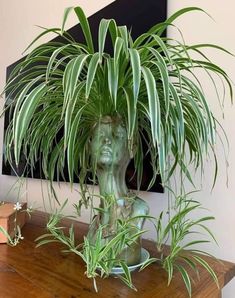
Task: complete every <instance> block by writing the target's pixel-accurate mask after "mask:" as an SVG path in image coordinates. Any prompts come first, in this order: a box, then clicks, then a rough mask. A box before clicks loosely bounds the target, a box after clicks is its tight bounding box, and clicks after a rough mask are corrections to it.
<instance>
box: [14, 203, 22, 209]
mask: <svg viewBox="0 0 235 298" xmlns="http://www.w3.org/2000/svg"><path fill="white" fill-rule="evenodd" d="M13 209H14V210H17V211H19V210H20V209H22V205H21V204H20V203H19V202H17V203H16V204H14V208H13Z"/></svg>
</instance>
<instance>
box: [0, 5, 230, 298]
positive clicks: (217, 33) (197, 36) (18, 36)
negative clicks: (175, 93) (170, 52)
mask: <svg viewBox="0 0 235 298" xmlns="http://www.w3.org/2000/svg"><path fill="white" fill-rule="evenodd" d="M159 1H160V0H159ZM111 2H112V1H110V0H102V1H101V0H100V1H85V0H83V1H81V0H80V1H79V0H76V1H75V0H74V1H72V0H67V1H65V0H60V1H57V0H43V1H29V0H21V1H19V2H17V1H13V0H8V1H1V3H0V28H1V47H0V89H2V88H3V85H4V82H5V69H6V66H7V65H9V64H11V63H12V62H14V61H16V60H17V59H19V58H20V57H21V53H22V52H23V50H24V49H25V48H26V46H27V45H28V44H29V43H30V41H31V40H32V39H33V38H34V37H35V35H37V34H38V33H39V32H40V30H39V29H38V28H37V27H35V26H34V25H42V26H45V27H56V26H60V24H61V18H62V15H63V10H64V8H65V7H68V6H74V5H81V6H83V8H84V10H85V12H86V13H87V15H88V16H89V15H90V14H92V13H94V12H95V11H97V10H99V9H101V8H102V7H104V6H105V5H107V4H109V3H111ZM168 2H169V3H168V10H169V11H168V13H169V14H171V13H173V12H174V11H176V10H177V9H179V8H182V7H186V6H199V7H201V8H203V9H205V10H206V11H207V12H208V13H209V14H210V15H212V16H213V18H214V19H215V20H216V22H213V21H212V20H211V19H210V18H208V17H207V16H206V15H203V14H202V13H196V12H194V13H191V14H190V15H187V16H183V17H181V19H180V20H179V21H178V22H177V25H178V26H179V27H180V28H181V29H182V31H183V33H184V37H185V40H186V42H187V43H208V42H211V43H217V44H220V45H222V46H224V47H225V48H227V49H229V50H231V51H232V52H234V53H235V33H234V29H233V28H234V24H233V22H234V11H235V4H234V1H233V0H227V1H226V2H224V3H223V4H222V3H221V1H219V0H214V1H203V0H181V1H177V0H169V1H168ZM75 22H76V19H75V18H74V17H72V18H70V19H69V22H68V24H67V26H68V27H70V26H72V25H73V24H75ZM169 35H170V36H175V35H176V33H175V31H173V30H170V31H169ZM209 54H210V57H212V58H213V59H214V60H215V61H216V63H218V64H219V65H221V66H222V67H223V68H225V69H226V70H227V72H228V73H229V74H230V76H231V78H232V79H233V80H235V58H233V57H231V56H228V55H223V54H218V53H217V52H216V51H210V52H209ZM207 91H208V94H209V95H211V96H209V102H210V105H211V108H212V109H213V111H214V112H215V114H216V115H217V116H218V118H219V119H221V121H222V123H223V126H224V128H225V130H226V132H227V135H228V138H229V140H230V156H229V186H228V187H226V172H225V166H224V159H223V153H222V149H221V148H220V146H219V145H218V159H219V164H220V171H219V176H218V180H217V185H216V186H215V188H214V190H213V192H212V193H211V192H210V190H211V189H210V186H211V180H212V177H211V176H212V167H211V165H210V163H208V165H207V167H206V170H205V177H204V179H203V181H202V182H203V183H202V188H203V190H202V191H201V192H200V193H199V194H197V196H196V198H197V199H198V200H200V201H201V202H202V203H203V205H204V206H205V207H206V208H208V209H209V210H211V213H212V214H213V215H214V216H215V217H216V220H215V221H214V222H213V223H212V224H211V225H210V227H211V230H212V231H213V232H214V234H215V235H216V238H217V240H218V243H219V245H220V246H219V247H216V246H215V245H214V246H210V247H208V251H210V252H211V253H214V254H215V255H216V256H217V257H219V258H223V259H226V260H230V261H233V262H235V249H234V247H235V232H234V227H235V216H234V211H235V196H234V194H235V183H234V182H233V177H234V176H235V156H234V152H235V138H234V136H235V125H234V117H233V114H234V107H231V105H230V103H229V102H228V100H226V101H225V107H224V114H225V120H223V119H222V118H221V113H220V110H219V108H218V104H217V100H216V98H215V94H214V93H212V92H211V91H210V89H209V88H208V90H207ZM0 126H1V127H0V134H1V135H0V137H1V139H2V132H3V122H2V121H1V123H0ZM197 180H198V179H197ZM198 181H199V180H198ZM14 183H15V179H14V178H13V177H9V176H2V175H1V176H0V196H1V197H0V200H1V199H8V200H15V199H16V192H14V191H11V192H10V193H8V192H9V189H10V188H11V186H12V185H13V184H14ZM198 184H199V185H200V183H198ZM42 185H43V188H44V193H45V195H46V184H45V183H42ZM75 188H76V190H75V191H74V192H73V193H71V191H70V188H69V186H68V185H66V184H64V183H62V184H61V185H60V189H58V191H59V197H60V199H61V200H64V199H65V198H67V197H69V199H70V202H71V205H70V206H72V203H73V202H75V201H76V200H77V198H78V186H75ZM24 189H25V190H26V194H25V195H24V194H23V196H25V197H26V199H27V200H28V202H29V204H32V203H33V202H36V203H35V204H36V206H38V207H43V199H42V191H41V183H40V181H38V180H32V179H29V180H28V182H27V185H26V186H25V187H24ZM142 197H144V198H145V199H146V200H147V201H148V203H149V205H150V207H151V210H152V213H153V214H155V215H157V214H158V213H159V211H160V210H162V209H164V208H165V207H166V205H167V199H166V195H160V194H151V193H143V194H142ZM47 210H48V208H47ZM70 210H71V209H70ZM203 214H205V213H203ZM199 215H200V214H199ZM88 218H89V213H88V212H87V213H85V214H84V216H83V217H82V219H83V220H84V221H87V220H88ZM151 234H152V233H151ZM223 291H224V293H223V294H224V296H223V297H225V298H234V294H233V293H234V292H235V280H234V281H232V282H231V283H230V284H229V285H228V286H227V287H226V288H225V289H224V290H223Z"/></svg>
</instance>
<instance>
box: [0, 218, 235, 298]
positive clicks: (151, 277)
mask: <svg viewBox="0 0 235 298" xmlns="http://www.w3.org/2000/svg"><path fill="white" fill-rule="evenodd" d="M78 227H79V225H78ZM77 229H79V228H77ZM85 229H86V228H85V227H84V226H83V225H81V228H80V232H78V236H79V237H82V235H83V234H84V230H85ZM43 233H45V230H44V228H42V227H40V226H39V225H38V224H35V222H34V224H29V223H28V224H26V226H25V227H24V228H23V235H24V237H25V239H24V240H23V241H22V242H21V243H20V244H19V245H17V246H16V247H10V246H7V245H6V244H1V245H0V298H34V297H38V298H48V297H63V298H77V297H84V298H85V297H96V298H99V297H105V298H119V297H120V298H124V297H128V298H132V297H141V298H144V297H151V298H152V297H157V298H164V297H167V298H171V297H172V298H187V297H188V295H187V292H186V290H185V286H184V284H183V282H182V280H181V278H180V275H179V274H177V273H176V274H175V276H174V278H173V280H172V283H171V285H170V286H169V287H167V275H166V273H165V271H164V270H163V269H161V268H160V266H159V265H157V264H153V265H151V266H149V267H147V268H146V269H145V270H143V271H142V272H134V273H133V274H132V278H133V283H134V285H135V286H136V288H137V289H138V291H137V292H135V291H133V290H131V289H129V288H128V287H127V286H125V285H124V284H123V283H122V282H121V281H120V280H119V279H118V278H114V277H110V278H106V279H97V285H98V289H99V292H98V294H97V293H96V292H95V290H94V288H93V282H92V280H89V279H87V278H86V276H85V275H84V272H85V270H86V268H85V265H84V263H83V262H82V260H81V259H80V258H79V257H78V256H76V255H74V254H64V253H62V252H61V248H62V246H61V245H60V244H57V243H52V244H48V245H45V246H42V247H39V248H35V241H34V240H35V238H37V237H38V236H39V235H41V234H43ZM144 247H145V248H147V249H148V250H149V252H150V253H151V255H154V245H153V243H152V242H150V241H144ZM206 260H207V261H208V262H209V264H210V265H211V266H212V268H213V269H214V270H215V271H216V273H217V276H218V279H219V283H220V290H218V289H217V286H216V285H215V283H214V282H213V281H212V279H211V277H210V276H209V274H208V273H207V272H206V271H205V270H203V269H202V268H201V269H200V276H201V278H200V280H198V279H195V280H194V281H195V283H194V284H193V296H192V297H200V298H206V297H208V298H217V297H221V296H220V295H221V289H222V288H223V287H224V285H225V284H227V283H228V282H229V281H230V280H231V279H232V278H233V277H234V275H235V264H233V263H230V262H225V261H223V262H218V261H215V260H214V259H210V258H208V257H207V258H206Z"/></svg>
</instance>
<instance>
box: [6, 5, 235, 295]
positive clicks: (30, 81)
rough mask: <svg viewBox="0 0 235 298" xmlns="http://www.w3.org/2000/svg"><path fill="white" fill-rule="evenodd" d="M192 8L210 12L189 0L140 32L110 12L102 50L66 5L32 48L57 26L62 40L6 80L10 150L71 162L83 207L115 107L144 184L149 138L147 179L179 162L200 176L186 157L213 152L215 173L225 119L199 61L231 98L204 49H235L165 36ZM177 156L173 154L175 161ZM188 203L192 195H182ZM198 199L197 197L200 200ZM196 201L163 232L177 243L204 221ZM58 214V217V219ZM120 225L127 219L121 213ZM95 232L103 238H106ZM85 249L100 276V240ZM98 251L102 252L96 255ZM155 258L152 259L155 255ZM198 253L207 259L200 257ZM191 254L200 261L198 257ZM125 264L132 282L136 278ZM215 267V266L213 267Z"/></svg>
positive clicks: (54, 166)
mask: <svg viewBox="0 0 235 298" xmlns="http://www.w3.org/2000/svg"><path fill="white" fill-rule="evenodd" d="M72 11H73V12H74V13H75V14H76V15H77V17H78V20H79V22H80V25H81V29H82V32H83V34H84V37H85V42H83V43H81V42H79V41H75V40H74V39H73V37H72V36H70V35H69V34H68V33H67V32H66V31H65V30H64V28H65V24H66V20H67V18H68V16H69V13H70V12H72ZM193 11H199V12H204V11H203V10H202V9H200V8H196V7H189V8H184V9H182V10H180V11H178V12H176V13H175V14H173V15H172V16H171V17H169V18H168V19H167V20H166V21H165V22H162V23H158V24H156V25H155V26H154V27H152V28H151V29H150V30H149V31H148V32H146V33H144V34H142V35H140V36H139V37H138V38H136V39H135V40H134V39H133V38H132V37H131V33H130V31H128V29H127V27H126V26H117V24H116V22H115V20H113V19H109V20H106V19H102V20H101V21H100V24H99V30H98V48H97V49H96V48H95V45H94V43H93V37H92V34H91V30H90V26H89V22H88V20H87V18H86V16H85V15H84V12H83V11H82V9H81V8H80V7H75V8H67V9H66V10H65V13H64V18H63V22H62V26H61V28H52V29H46V30H44V31H43V32H42V33H41V34H40V35H39V36H38V37H36V38H35V40H33V42H32V43H31V44H30V46H29V47H28V48H27V51H28V50H29V48H31V47H32V46H33V45H34V43H35V42H36V41H38V39H40V38H41V37H42V36H44V35H47V34H48V33H51V32H54V33H55V34H56V35H59V36H60V37H61V38H63V40H64V42H48V43H45V44H42V45H40V46H38V47H36V48H35V49H33V50H31V51H30V52H29V54H28V55H27V57H26V58H25V59H24V60H23V61H22V62H21V63H19V64H18V65H17V66H16V67H15V69H14V70H13V71H12V73H11V75H10V78H9V80H8V82H7V84H6V87H5V91H6V92H7V95H8V98H10V101H9V104H8V106H7V107H6V109H9V112H10V114H11V115H12V120H11V122H10V124H9V126H8V128H7V131H6V135H5V144H6V154H5V156H6V159H7V160H8V161H9V162H10V163H11V164H14V163H16V165H19V161H20V157H21V154H23V155H24V156H25V158H26V161H27V163H28V164H29V165H30V166H31V167H32V168H33V167H34V166H35V164H36V162H37V161H38V160H41V163H42V170H43V173H44V175H45V176H46V177H47V178H48V179H49V180H50V181H52V180H53V178H54V176H55V174H57V175H59V174H61V175H63V171H64V165H65V163H67V165H68V172H69V179H70V182H71V184H72V183H73V179H74V175H77V176H78V177H79V179H80V185H81V192H82V199H81V203H79V204H78V205H77V209H78V212H79V211H80V207H81V204H85V205H86V204H87V201H88V199H87V196H86V187H85V186H86V184H85V181H86V177H87V174H88V172H92V174H93V177H95V176H96V170H97V167H96V165H95V164H94V163H93V162H92V160H91V157H90V155H91V152H90V143H91V140H92V135H93V131H94V127H95V126H96V124H97V123H100V120H101V119H102V118H103V117H104V116H108V117H109V118H111V119H122V122H123V123H124V124H125V127H126V132H127V136H128V150H129V154H130V156H131V157H133V158H134V164H135V168H136V172H137V177H138V184H139V185H140V182H141V179H142V173H143V157H144V155H145V152H143V143H145V144H147V146H148V152H149V153H150V157H151V165H152V169H153V176H152V180H151V182H150V185H149V187H151V185H152V184H153V183H154V181H155V179H156V175H157V174H160V176H161V179H162V183H163V185H167V183H168V181H169V178H170V177H171V176H172V175H173V174H174V172H175V169H176V168H177V167H179V168H180V171H181V173H183V174H184V175H185V176H186V177H187V178H188V179H189V181H190V182H191V183H192V184H193V178H192V175H191V172H190V171H188V168H187V167H188V165H191V166H192V167H193V168H194V169H195V170H197V169H200V170H201V171H202V170H203V166H204V158H205V157H206V156H207V155H208V154H211V153H212V156H213V157H215V158H214V160H215V175H214V182H215V178H216V174H217V162H216V154H215V152H214V145H215V143H216V135H217V133H218V131H217V128H218V127H220V124H219V122H218V121H217V120H216V118H215V116H214V115H213V113H212V111H211V109H210V106H209V103H208V98H207V96H206V92H204V90H203V86H202V83H201V82H200V79H199V78H198V76H197V70H198V69H199V70H201V71H203V72H204V73H205V74H206V76H207V78H208V83H211V87H212V88H213V90H214V91H215V94H216V96H217V97H218V100H219V101H220V102H223V100H224V96H225V94H226V92H227V93H228V96H229V97H230V98H231V100H232V97H233V89H232V84H231V82H230V79H229V77H228V75H227V73H226V72H225V71H224V70H223V69H222V68H221V67H219V66H218V65H217V64H215V63H214V62H213V61H211V60H210V59H209V58H208V57H207V55H206V54H205V51H204V50H206V49H207V48H213V49H214V50H216V51H219V52H221V53H226V54H230V53H229V52H228V51H227V50H226V49H224V48H222V47H220V46H217V45H214V44H195V45H187V44H186V43H185V42H184V40H183V39H182V40H174V39H173V38H169V37H165V35H164V32H165V31H166V30H167V28H168V27H172V26H174V25H173V22H174V21H175V19H177V18H178V17H180V16H182V15H183V14H185V13H189V12H193ZM107 39H110V40H111V44H112V50H111V51H109V52H108V51H106V47H105V46H106V42H107ZM218 78H219V79H220V80H221V81H222V82H223V87H224V90H225V91H226V92H222V93H220V92H219V90H218V89H217V84H216V80H217V79H218ZM203 80H204V79H203ZM226 95H227V94H226ZM169 157H170V158H171V160H172V162H171V163H169V162H168V160H169ZM182 204H185V202H183V201H182V202H181V205H182ZM198 207H199V206H198V205H197V204H196V205H193V209H194V208H198ZM190 208H191V207H189V206H188V207H187V208H186V209H183V210H182V209H181V211H180V212H179V214H178V216H176V217H173V218H172V219H171V221H170V222H169V224H168V226H167V227H166V230H165V232H164V233H163V234H162V237H163V239H165V237H166V234H167V233H172V235H173V236H174V237H173V238H172V239H173V240H172V241H173V243H172V245H173V250H174V247H175V248H177V247H178V243H179V242H180V241H181V240H182V237H184V236H186V235H187V234H188V233H187V231H188V228H189V227H191V226H193V225H199V224H201V222H200V221H199V222H187V221H184V218H185V217H184V215H186V214H188V213H189V211H190V210H191V209H190ZM127 220H128V218H127ZM202 221H204V220H203V219H202ZM52 222H54V221H53V219H52ZM55 222H56V223H58V220H57V219H56V221H55ZM117 224H118V225H119V228H120V225H121V221H120V220H119V221H118V222H117ZM55 225H56V224H55ZM55 225H54V224H53V225H49V229H50V232H51V234H52V235H53V236H54V237H55V239H56V240H58V239H59V240H61V241H62V242H64V243H65V244H66V245H69V247H70V250H71V247H73V230H72V229H71V232H70V238H71V239H70V238H69V240H68V239H67V238H66V239H67V240H65V238H64V235H63V233H62V234H61V229H57V228H55ZM159 225H160V223H159ZM159 225H158V226H157V227H158V228H157V229H158V232H159V227H160V226H159ZM175 225H179V226H180V228H181V229H182V230H180V231H179V234H174V231H175ZM121 226H122V225H121ZM100 229H102V227H101V228H100ZM185 229H186V230H185ZM126 231H128V226H125V225H124V230H123V234H122V232H120V234H119V233H117V234H116V236H114V237H113V238H112V240H110V242H111V241H113V242H112V243H113V247H112V249H111V250H110V253H111V254H112V252H113V250H117V249H119V248H118V241H119V240H120V237H121V236H124V235H125V236H126V237H127V238H125V237H124V238H125V239H128V237H130V233H129V232H128V233H127V234H125V232H126ZM166 232H167V233H166ZM99 233H101V232H99ZM99 233H98V234H97V235H99ZM120 235H121V236H120ZM97 237H98V236H97ZM133 237H135V235H133ZM96 239H97V241H98V239H99V237H98V238H96ZM114 239H116V240H117V242H115V241H116V240H114ZM46 241H47V240H46ZM68 241H69V242H68ZM71 241H72V242H71ZM125 241H127V240H125ZM125 241H124V242H125ZM125 243H126V242H125ZM158 243H159V242H158ZM71 245H72V246H71ZM102 245H103V244H102ZM108 245H109V244H108ZM116 245H117V247H116ZM108 247H109V246H108ZM115 247H116V248H115ZM83 248H84V250H83V253H82V254H81V253H79V254H80V256H81V257H82V258H83V259H84V260H85V262H86V261H87V266H88V267H87V270H88V271H87V272H89V276H90V277H91V276H92V277H95V273H94V272H95V271H94V270H95V267H96V265H97V264H99V266H100V267H101V268H102V270H103V271H104V272H105V273H107V272H108V270H109V269H110V267H109V266H107V264H104V260H103V259H102V258H101V259H100V258H99V256H100V253H101V254H102V252H100V251H99V253H98V255H97V251H98V247H96V246H94V244H92V243H90V242H89V241H88V242H87V240H86V239H85V241H84V246H83ZM102 250H105V248H102ZM106 250H107V249H106ZM173 250H172V252H171V256H170V257H169V258H168V259H166V261H164V262H163V266H164V267H165V268H166V269H167V270H168V272H170V273H169V281H170V280H171V278H172V273H173V268H176V267H177V266H178V267H177V269H178V270H179V271H180V272H181V274H182V276H183V278H185V281H186V286H187V288H188V291H189V293H190V291H191V288H190V287H191V286H190V283H189V282H188V278H187V274H186V273H185V271H184V270H183V269H182V268H181V267H180V266H179V265H176V266H175V267H174V264H175V263H174V261H175V259H176V257H178V255H179V252H177V254H173ZM90 256H92V258H93V257H94V256H95V257H96V259H95V260H94V258H93V259H88V258H90ZM152 261H154V260H152V259H150V260H148V261H147V263H151V262H152ZM196 261H198V262H199V263H201V264H202V261H201V262H200V261H199V259H197V260H196ZM112 262H113V260H112V258H111V264H113V263H112ZM187 263H188V264H191V265H192V263H190V261H188V262H187ZM92 264H93V265H94V264H95V266H93V265H92ZM109 264H110V263H109ZM123 264H124V263H122V264H121V266H123V269H124V271H125V272H126V275H125V281H126V282H127V283H128V284H129V285H131V286H132V283H131V280H130V278H129V273H128V272H127V271H126V269H127V268H126V266H125V265H123ZM91 265H92V266H91ZM202 265H203V264H202ZM192 266H193V265H192ZM207 269H208V271H210V268H207ZM103 271H102V272H103ZM215 280H216V279H215Z"/></svg>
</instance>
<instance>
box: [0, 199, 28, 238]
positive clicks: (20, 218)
mask: <svg viewBox="0 0 235 298" xmlns="http://www.w3.org/2000/svg"><path fill="white" fill-rule="evenodd" d="M21 206H22V208H21V209H20V210H19V211H17V210H15V209H14V203H4V204H2V205H1V206H0V226H1V227H2V228H3V229H4V230H6V231H7V233H8V234H9V235H10V237H14V236H15V233H16V227H17V226H19V227H20V228H22V227H23V225H24V224H25V222H26V212H24V210H26V208H27V203H22V204H21ZM7 242H8V239H7V237H6V236H5V235H4V234H3V233H1V232H0V243H7Z"/></svg>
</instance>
